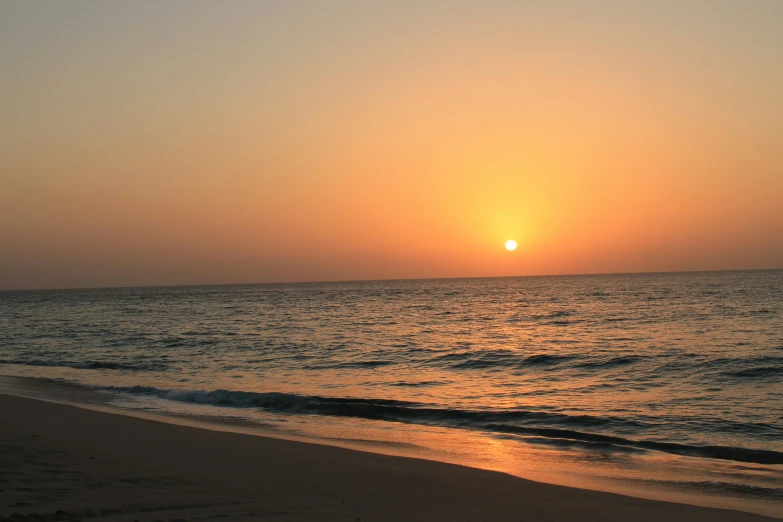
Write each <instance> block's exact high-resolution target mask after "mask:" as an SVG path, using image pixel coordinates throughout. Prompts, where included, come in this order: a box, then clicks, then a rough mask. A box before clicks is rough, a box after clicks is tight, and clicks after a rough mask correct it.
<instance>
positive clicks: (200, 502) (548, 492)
mask: <svg viewBox="0 0 783 522" xmlns="http://www.w3.org/2000/svg"><path fill="white" fill-rule="evenodd" d="M0 419H2V429H0V522H6V521H12V520H13V521H15V522H24V521H39V522H43V521H48V520H64V521H69V520H92V519H95V520H111V521H115V520H116V521H129V522H132V521H139V522H145V521H158V520H161V521H162V520H166V521H171V522H174V521H178V522H180V521H196V520H210V519H215V520H218V519H220V520H223V519H225V520H232V521H234V520H275V521H309V520H316V521H327V520H328V521H343V520H344V521H354V522H356V521H362V522H374V521H398V520H421V521H439V520H444V521H445V520H449V521H452V520H477V521H484V520H486V521H489V520H493V521H494V520H501V521H502V520H515V521H565V520H574V521H591V520H602V521H610V520H616V521H621V520H622V521H626V520H635V521H653V520H655V521H658V520H666V521H667V522H673V521H678V520H682V521H686V520H687V521H738V522H739V521H761V520H775V519H771V518H767V517H763V516H760V515H754V514H749V513H742V512H738V511H728V510H719V509H710V508H703V507H695V506H688V505H683V504H673V503H668V502H660V501H652V500H643V499H637V498H632V497H626V496H622V495H616V494H611V493H603V492H596V491H588V490H581V489H574V488H568V487H563V486H554V485H549V484H542V483H537V482H532V481H528V480H524V479H520V478H517V477H512V476H510V475H505V474H502V473H497V472H492V471H485V470H479V469H473V468H467V467H462V466H455V465H451V464H444V463H440V462H431V461H426V460H418V459H411V458H403V457H390V456H385V455H377V454H372V453H364V452H360V451H354V450H347V449H342V448H336V447H330V446H322V445H318V444H308V443H303V442H296V441H287V440H280V439H273V438H266V437H258V436H252V435H243V434H237V433H225V432H218V431H210V430H203V429H198V428H191V427H184V426H177V425H172V424H165V423H161V422H155V421H150V420H145V419H139V418H134V417H127V416H123V415H114V414H110V413H104V412H98V411H92V410H86V409H82V408H77V407H74V406H67V405H61V404H53V403H48V402H43V401H37V400H33V399H25V398H19V397H13V396H9V395H0Z"/></svg>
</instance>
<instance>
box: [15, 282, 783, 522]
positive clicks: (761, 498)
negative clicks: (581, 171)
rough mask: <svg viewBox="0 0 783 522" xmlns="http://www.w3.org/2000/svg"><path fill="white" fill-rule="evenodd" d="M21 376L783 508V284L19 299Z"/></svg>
mask: <svg viewBox="0 0 783 522" xmlns="http://www.w3.org/2000/svg"><path fill="white" fill-rule="evenodd" d="M0 373H3V374H6V375H22V376H36V377H47V378H58V379H65V380H68V381H71V382H75V383H78V384H80V385H83V386H86V387H90V388H92V389H95V390H99V391H103V392H106V393H110V394H111V395H112V397H114V402H116V404H117V405H118V407H123V408H130V409H134V410H139V411H141V410H143V411H153V412H158V413H164V414H171V415H180V416H183V415H190V416H197V417H199V418H201V419H205V418H206V419H214V420H215V422H221V421H226V420H227V419H234V420H235V421H236V420H238V419H239V420H241V421H242V422H245V423H248V424H250V425H253V424H255V425H258V426H259V427H264V428H265V429H269V430H278V431H279V432H281V433H293V434H298V435H302V436H305V437H307V436H311V437H322V438H324V439H333V440H344V441H351V440H355V441H363V442H364V443H366V444H373V443H377V444H381V445H382V444H386V445H388V446H389V447H393V446H395V445H397V446H399V447H405V446H410V447H417V448H418V449H417V450H415V451H414V450H411V451H413V452H414V453H415V452H416V451H418V452H419V454H422V455H425V456H429V457H431V458H439V459H441V460H450V461H459V462H463V463H468V464H473V465H479V466H483V467H491V468H493V469H503V470H505V471H510V472H512V473H517V474H520V475H523V476H533V478H536V477H535V473H534V472H535V471H536V470H535V469H533V468H535V467H536V466H534V465H533V464H531V462H534V461H536V459H537V458H538V457H531V456H530V455H531V453H530V452H529V451H532V450H530V448H541V449H537V451H538V454H539V455H540V454H542V453H541V452H543V454H544V455H550V457H551V458H549V460H547V459H546V458H545V459H544V460H545V461H546V462H547V463H545V464H541V465H540V466H539V468H544V467H547V466H548V467H550V468H557V467H558V466H560V468H562V470H563V471H564V472H567V473H566V474H570V475H571V476H573V475H574V474H582V475H584V476H588V475H590V474H591V473H592V474H595V475H600V476H604V477H610V478H621V479H622V480H623V481H624V483H625V484H630V483H637V482H639V483H643V484H641V485H640V486H639V487H640V488H642V489H644V488H648V489H656V488H659V486H660V487H663V489H666V487H665V485H664V486H661V484H663V483H665V484H668V485H669V486H671V485H675V486H676V487H675V489H682V488H683V487H684V488H686V489H688V488H690V489H691V490H693V491H695V492H696V494H698V495H704V496H707V497H722V496H728V497H732V498H737V499H740V500H743V501H747V502H751V503H753V502H755V503H757V504H758V503H759V502H762V503H765V504H764V506H765V507H763V509H761V511H764V512H768V513H773V514H776V513H777V512H778V511H776V510H779V509H780V506H781V501H783V271H754V272H713V273H682V274H639V275H608V276H567V277H527V278H497V279H461V280H458V279H452V280H426V281H384V282H347V283H307V284H276V285H242V286H205V287H171V288H129V289H100V290H68V291H29V292H3V293H0ZM468 439H469V440H471V441H473V443H474V445H473V446H471V444H469V443H467V442H465V441H466V440H468ZM449 441H450V442H449ZM460 441H461V442H460ZM476 441H484V442H483V443H478V442H476ZM481 444H484V445H487V444H501V445H503V451H502V452H501V453H498V454H494V453H492V452H488V451H485V449H478V450H477V449H476V448H480V447H484V446H481ZM444 447H446V448H447V449H446V450H444V449H443V448H444ZM487 447H488V446H487ZM449 448H450V449H449ZM461 448H462V449H461ZM464 448H468V449H464ZM471 448H472V449H471ZM524 448H527V449H524ZM428 449H429V450H431V451H428ZM438 451H441V452H444V451H445V452H446V453H444V454H443V455H440V456H439V455H438ZM493 451H494V450H493ZM678 459H680V460H678ZM599 461H600V462H599ZM569 462H570V464H569ZM558 463H559V464H558ZM538 471H542V469H538ZM553 481H557V480H555V479H553ZM580 484H581V483H580ZM610 489H611V488H610ZM615 489H617V488H615ZM770 506H771V507H770ZM740 507H742V506H740ZM767 508H769V509H767ZM752 509H756V510H757V511H758V510H759V509H757V508H752Z"/></svg>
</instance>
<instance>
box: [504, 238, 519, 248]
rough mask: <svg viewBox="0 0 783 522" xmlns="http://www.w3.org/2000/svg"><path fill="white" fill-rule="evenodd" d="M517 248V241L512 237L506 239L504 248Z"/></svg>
mask: <svg viewBox="0 0 783 522" xmlns="http://www.w3.org/2000/svg"><path fill="white" fill-rule="evenodd" d="M516 249H517V242H516V241H514V240H513V239H509V240H508V241H506V250H516Z"/></svg>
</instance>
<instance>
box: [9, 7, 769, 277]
mask: <svg viewBox="0 0 783 522" xmlns="http://www.w3.org/2000/svg"><path fill="white" fill-rule="evenodd" d="M516 4H522V3H521V2H520V3H514V2H464V1H457V0H455V1H449V2H446V1H442V2H435V1H430V2H427V1H421V2H412V1H411V2H407V1H402V2H394V3H391V2H390V3H388V5H382V4H380V3H375V2H359V1H356V2H348V1H335V2H315V1H313V2H298V3H286V2H279V3H274V2H249V1H248V2H243V1H234V2H228V3H218V2H207V1H203V2H202V1H196V0H194V1H188V2H186V1H180V2H167V3H164V4H160V3H157V2H128V3H125V4H119V3H106V2H101V1H98V0H95V1H73V2H67V3H65V2H63V3H55V2H52V3H43V2H41V3H31V2H26V1H23V0H22V1H10V2H3V3H2V4H0V64H1V65H2V68H3V78H4V80H3V82H2V83H0V109H1V110H0V112H2V114H3V120H4V124H3V125H2V126H0V289H13V288H54V287H84V286H125V285H158V284H161V285H162V284H201V283H204V284H207V283H238V282H265V281H306V280H335V279H336V280H344V279H385V278H416V277H458V276H492V275H528V274H560V273H595V272H636V271H669V270H711V269H745V268H781V267H783V204H781V201H783V146H781V140H782V139H783V53H780V49H783V31H780V26H781V23H783V3H780V2H776V1H763V0H758V1H749V2H728V1H726V2H723V1H720V0H715V1H707V0H704V1H697V0H690V1H688V0H685V1H677V2H674V1H671V2H620V1H616V2H612V1H601V2H599V1H593V2H590V1H586V0H584V1H570V2H569V1H554V2H529V3H525V5H516ZM629 4H634V5H629ZM641 4H647V5H641ZM506 239H516V240H517V241H518V243H519V245H520V248H519V249H517V250H516V251H515V252H513V253H510V252H507V251H506V250H505V249H504V248H503V243H504V242H505V240H506Z"/></svg>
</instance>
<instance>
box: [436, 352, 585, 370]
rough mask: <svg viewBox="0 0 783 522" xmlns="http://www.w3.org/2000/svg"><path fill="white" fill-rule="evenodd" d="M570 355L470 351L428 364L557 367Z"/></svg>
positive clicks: (438, 358)
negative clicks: (556, 365)
mask: <svg viewBox="0 0 783 522" xmlns="http://www.w3.org/2000/svg"><path fill="white" fill-rule="evenodd" d="M573 358H574V357H573V356H570V355H557V354H532V355H525V354H521V353H519V352H514V351H511V350H469V351H463V352H451V353H447V354H445V355H438V356H436V357H434V358H432V359H430V360H429V361H427V362H426V364H431V365H434V366H445V367H446V368H451V369H468V368H469V369H485V368H498V369H507V368H516V369H519V368H523V367H526V366H531V365H555V364H559V363H561V362H565V361H569V360H571V359H573Z"/></svg>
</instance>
